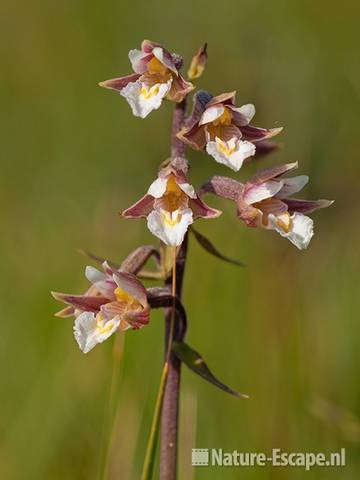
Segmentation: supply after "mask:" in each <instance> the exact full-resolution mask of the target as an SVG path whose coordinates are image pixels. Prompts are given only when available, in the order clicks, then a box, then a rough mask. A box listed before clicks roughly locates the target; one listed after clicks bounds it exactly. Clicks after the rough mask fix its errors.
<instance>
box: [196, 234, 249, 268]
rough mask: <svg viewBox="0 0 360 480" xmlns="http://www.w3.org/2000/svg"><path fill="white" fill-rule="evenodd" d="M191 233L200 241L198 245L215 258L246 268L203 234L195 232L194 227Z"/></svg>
mask: <svg viewBox="0 0 360 480" xmlns="http://www.w3.org/2000/svg"><path fill="white" fill-rule="evenodd" d="M190 230H191V232H192V233H193V235H194V237H195V238H196V240H197V241H198V243H199V244H200V245H201V246H202V247H203V248H204V249H205V250H206V251H207V252H208V253H210V254H211V255H214V257H217V258H220V260H224V262H228V263H232V264H233V265H238V266H240V267H245V264H244V263H242V262H240V261H239V260H235V259H233V258H229V257H227V256H225V255H223V254H222V253H220V252H219V250H218V249H217V248H216V247H215V246H214V245H213V244H212V243H211V242H210V240H209V239H208V238H207V237H205V236H204V235H203V234H202V233H200V232H198V231H197V230H195V228H194V227H191V229H190Z"/></svg>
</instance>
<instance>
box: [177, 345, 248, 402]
mask: <svg viewBox="0 0 360 480" xmlns="http://www.w3.org/2000/svg"><path fill="white" fill-rule="evenodd" d="M173 352H174V353H175V355H176V356H177V357H178V359H179V360H181V361H182V362H183V363H185V365H186V366H187V367H188V368H190V370H192V371H193V372H195V373H197V374H198V375H200V377H202V378H204V379H205V380H207V381H208V382H210V383H212V384H213V385H215V387H218V388H220V389H221V390H224V392H226V393H229V394H230V395H234V396H235V397H239V398H249V396H248V395H246V394H244V393H239V392H237V391H236V390H233V389H232V388H230V387H228V386H227V385H225V384H224V383H222V382H220V380H218V379H217V378H216V377H214V375H213V374H212V372H211V371H210V369H209V367H208V366H207V365H206V363H205V360H204V359H203V358H202V356H201V355H200V354H199V353H198V352H196V351H195V350H193V349H192V348H191V347H189V345H187V344H186V343H184V342H181V343H180V342H174V343H173Z"/></svg>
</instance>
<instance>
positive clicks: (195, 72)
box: [188, 43, 208, 80]
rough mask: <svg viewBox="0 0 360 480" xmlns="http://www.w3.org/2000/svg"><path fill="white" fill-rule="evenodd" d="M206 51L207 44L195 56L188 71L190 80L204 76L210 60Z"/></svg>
mask: <svg viewBox="0 0 360 480" xmlns="http://www.w3.org/2000/svg"><path fill="white" fill-rule="evenodd" d="M206 49H207V43H204V45H203V46H202V47H201V48H200V49H199V50H198V52H197V53H196V55H194V56H193V58H192V60H191V65H190V68H189V70H188V77H189V79H190V80H195V79H196V78H199V77H201V75H202V74H203V72H204V70H205V67H206V64H207V60H208V55H207V52H206Z"/></svg>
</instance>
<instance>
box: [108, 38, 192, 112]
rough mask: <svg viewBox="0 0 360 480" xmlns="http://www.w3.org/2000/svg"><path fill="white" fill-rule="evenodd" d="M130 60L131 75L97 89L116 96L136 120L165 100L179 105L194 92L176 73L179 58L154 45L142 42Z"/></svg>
mask: <svg viewBox="0 0 360 480" xmlns="http://www.w3.org/2000/svg"><path fill="white" fill-rule="evenodd" d="M129 60H130V62H131V64H132V68H133V70H134V72H135V73H134V74H131V75H127V76H125V77H120V78H113V79H111V80H105V81H104V82H100V83H99V85H100V86H101V87H105V88H108V89H111V90H116V91H117V92H119V93H120V95H121V96H123V97H124V98H125V99H126V100H127V102H128V103H129V105H130V107H131V109H132V112H133V114H134V115H135V116H136V117H141V118H145V117H146V116H147V115H148V114H149V113H150V112H152V111H153V110H156V109H158V108H159V107H160V105H161V103H162V101H163V99H164V98H167V99H168V100H172V101H174V102H181V101H182V100H183V99H184V97H185V96H186V95H187V94H188V93H189V92H191V90H193V89H194V86H193V84H192V83H190V82H187V81H186V80H185V79H184V78H183V77H182V76H181V74H180V73H179V69H180V68H181V66H182V58H181V57H180V56H179V55H177V54H175V53H170V52H168V51H167V50H166V49H165V48H163V47H162V46H161V45H159V44H157V43H154V42H151V41H149V40H144V41H143V42H142V44H141V50H130V52H129Z"/></svg>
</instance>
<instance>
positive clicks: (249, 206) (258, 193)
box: [202, 162, 333, 250]
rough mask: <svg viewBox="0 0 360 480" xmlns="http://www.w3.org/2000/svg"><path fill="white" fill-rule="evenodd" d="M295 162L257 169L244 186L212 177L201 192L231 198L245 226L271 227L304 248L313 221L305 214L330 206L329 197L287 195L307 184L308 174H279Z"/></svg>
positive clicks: (226, 179)
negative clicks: (292, 196) (289, 175)
mask: <svg viewBox="0 0 360 480" xmlns="http://www.w3.org/2000/svg"><path fill="white" fill-rule="evenodd" d="M294 168H297V162H295V163H289V164H286V165H281V166H278V167H274V168H268V169H265V170H262V171H260V172H259V173H258V174H257V175H255V176H254V177H253V178H252V179H251V180H249V181H248V182H247V183H245V185H243V184H241V183H240V182H237V181H236V180H233V179H230V178H226V177H213V178H212V179H211V180H210V181H209V182H208V183H207V184H205V185H204V187H203V188H202V191H203V192H204V193H205V192H213V193H216V194H217V195H219V196H222V197H225V198H228V199H231V200H234V201H235V202H236V203H237V207H238V216H239V218H240V219H241V220H243V221H244V222H245V223H246V225H247V226H248V227H260V228H265V229H268V230H275V231H276V232H278V233H279V234H280V235H281V236H282V237H285V238H287V239H288V240H290V242H291V243H293V244H294V245H295V246H296V247H297V248H298V249H300V250H303V249H305V248H307V247H308V245H309V243H310V240H311V238H312V236H313V234H314V227H313V220H312V219H311V218H310V217H308V216H307V215H305V213H310V212H313V211H315V210H317V209H319V208H325V207H328V206H330V205H331V204H332V203H333V202H332V201H330V200H299V199H295V198H289V197H290V196H291V195H293V194H294V193H297V192H299V191H300V190H302V188H303V187H304V186H305V185H306V184H307V182H308V180H309V177H307V176H306V175H299V176H296V177H292V178H286V177H283V175H284V174H285V173H286V172H289V171H290V170H293V169H294Z"/></svg>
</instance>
